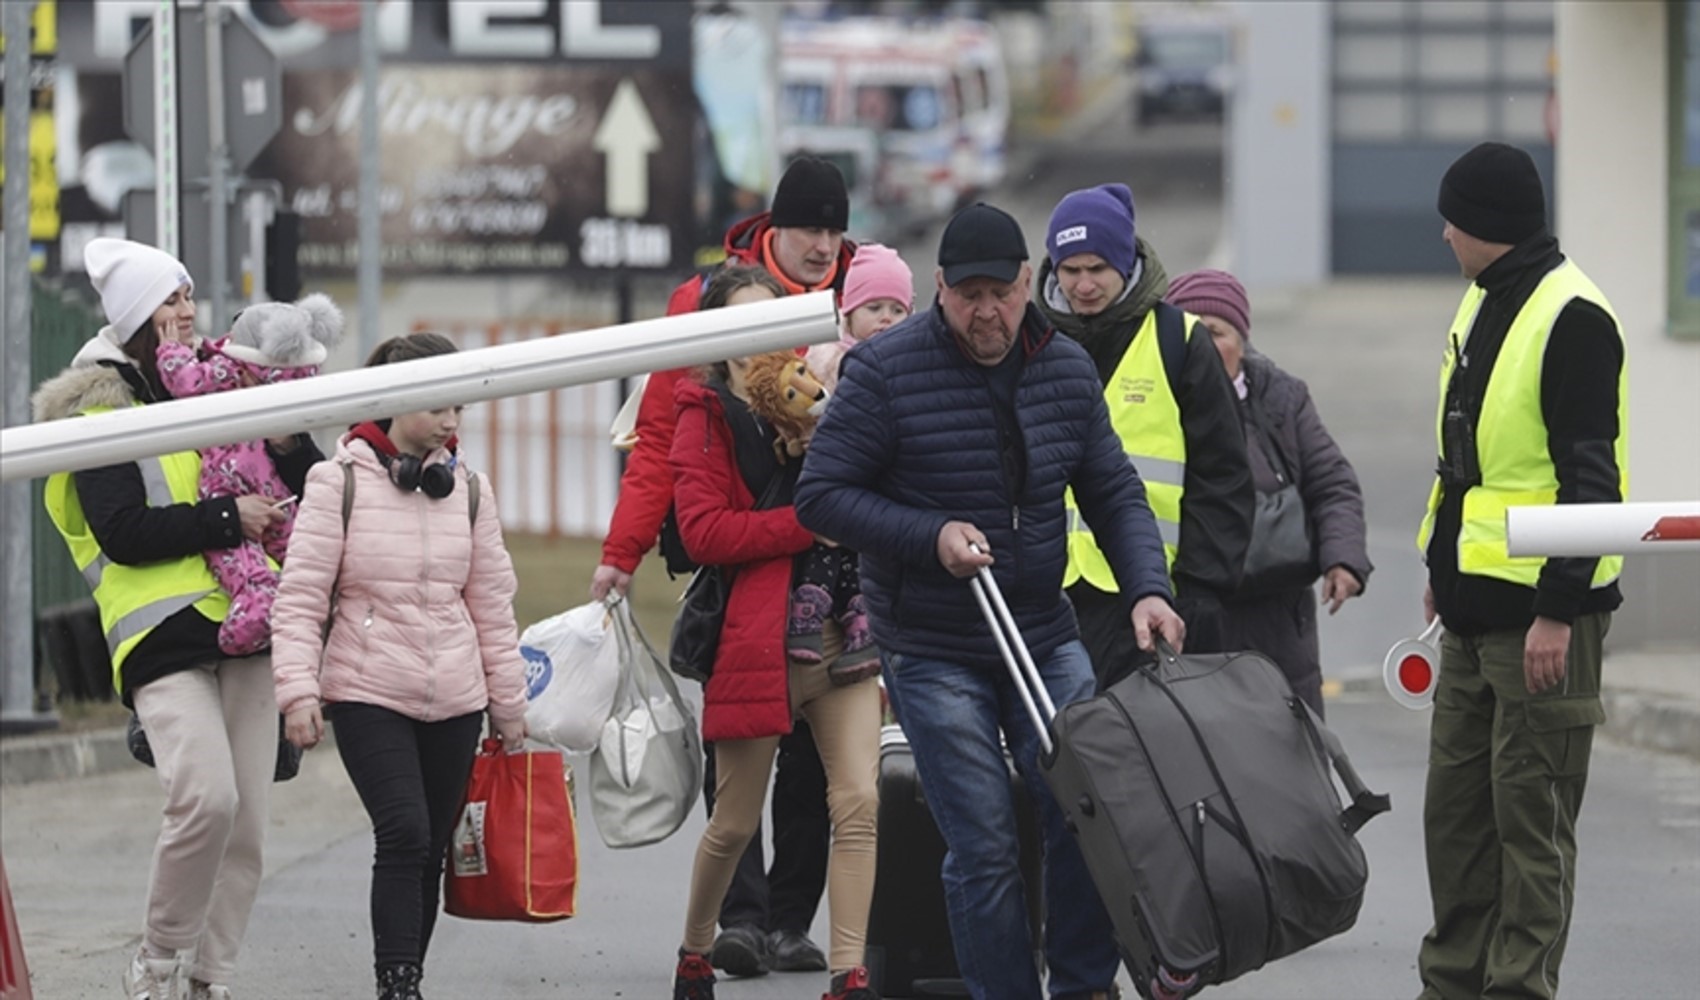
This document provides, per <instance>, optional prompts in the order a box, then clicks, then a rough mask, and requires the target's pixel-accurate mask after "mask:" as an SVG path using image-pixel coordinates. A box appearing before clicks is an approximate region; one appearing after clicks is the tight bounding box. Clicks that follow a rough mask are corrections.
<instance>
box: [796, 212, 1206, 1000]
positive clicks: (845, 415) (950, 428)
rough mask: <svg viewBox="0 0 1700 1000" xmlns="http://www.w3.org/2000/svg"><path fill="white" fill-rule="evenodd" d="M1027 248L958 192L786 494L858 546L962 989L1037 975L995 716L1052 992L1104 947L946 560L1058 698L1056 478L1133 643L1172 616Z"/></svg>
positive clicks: (1100, 979)
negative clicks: (1021, 788) (903, 317)
mask: <svg viewBox="0 0 1700 1000" xmlns="http://www.w3.org/2000/svg"><path fill="white" fill-rule="evenodd" d="M1027 256H1028V255H1027V244H1026V240H1025V239H1024V238H1023V237H1022V234H1021V228H1020V226H1019V225H1018V224H1017V223H1016V221H1015V220H1014V219H1012V218H1010V217H1009V216H1008V215H1007V214H1005V213H1004V212H1002V211H1000V210H998V209H996V208H993V207H991V206H989V205H984V204H977V205H973V206H970V207H968V208H965V209H963V210H962V211H961V212H959V213H957V215H956V216H955V217H954V218H953V219H952V220H951V222H950V224H949V225H948V226H947V227H946V228H945V232H944V237H943V238H942V240H941V241H940V244H939V270H938V274H937V283H938V289H939V292H938V299H937V301H936V302H935V304H934V306H933V308H932V309H931V310H929V311H927V312H925V313H922V314H919V315H916V316H914V317H911V318H910V319H909V320H907V321H905V322H904V323H902V324H899V325H898V326H895V327H893V328H891V329H890V330H887V331H886V332H884V333H882V334H880V335H879V336H877V337H874V338H872V339H870V340H867V341H865V342H863V343H861V344H858V345H857V346H856V347H855V348H853V349H852V350H851V351H850V353H849V354H847V355H846V356H845V360H844V364H843V368H842V369H841V374H840V377H839V385H838V394H837V395H836V396H835V397H834V399H833V401H832V403H831V405H830V406H828V407H827V411H826V415H825V416H824V417H823V418H822V421H821V424H820V427H819V428H818V429H817V430H816V432H815V436H814V439H813V441H812V443H811V444H810V447H809V452H808V457H807V459H806V460H805V462H804V465H803V472H802V477H801V479H800V480H799V482H798V484H797V492H796V507H797V516H798V518H799V520H801V521H802V523H803V525H804V526H805V527H807V528H809V529H810V530H811V531H814V532H816V533H817V534H818V535H820V536H822V537H824V538H830V539H832V540H834V541H836V542H839V543H842V544H844V545H847V546H849V547H850V548H853V549H855V550H856V551H858V552H859V553H861V558H862V589H863V594H864V596H865V597H866V599H867V602H868V612H869V618H870V619H871V622H872V625H873V632H874V638H875V639H876V640H877V641H878V643H879V645H880V648H881V651H882V653H883V654H884V658H885V682H886V688H887V690H888V692H889V694H890V696H891V702H892V706H893V708H894V709H895V710H896V712H897V717H898V721H899V722H900V723H902V725H903V728H904V732H905V734H906V735H907V736H908V737H909V742H910V744H911V747H912V748H913V750H914V755H915V765H916V768H917V770H918V771H919V773H920V778H921V783H922V785H923V786H924V787H925V788H926V790H927V800H928V804H929V805H930V806H931V808H932V812H933V816H934V818H935V819H936V820H937V822H938V826H939V829H940V832H941V833H942V834H943V836H944V839H945V844H946V847H947V848H948V853H947V855H946V858H945V862H944V870H943V872H942V877H943V879H944V882H945V886H946V889H947V892H946V899H947V900H948V901H949V909H950V924H951V931H952V936H953V938H954V941H955V946H956V952H957V960H958V964H959V965H960V966H961V969H962V974H963V978H964V980H965V981H966V982H967V984H968V987H969V990H970V992H971V994H972V995H973V996H975V997H980V998H993V997H998V998H1002V997H1009V998H1023V1000H1026V998H1031V997H1034V996H1038V995H1040V988H1039V976H1038V971H1037V968H1036V967H1035V964H1034V962H1033V948H1032V942H1031V939H1030V936H1029V931H1028V927H1027V920H1026V916H1025V914H1026V912H1027V910H1026V905H1025V903H1024V902H1023V887H1022V884H1021V878H1020V872H1019V870H1018V867H1017V863H1018V857H1019V851H1018V848H1017V844H1016V833H1015V829H1016V827H1015V822H1014V809H1015V805H1014V802H1013V801H1012V799H1011V797H1010V789H1009V778H1008V773H1007V772H1006V771H1005V766H1004V762H1003V752H1002V749H1001V748H1000V747H999V742H998V736H999V730H1000V729H1001V730H1002V733H1003V737H1004V741H1005V742H1006V743H1007V744H1008V747H1009V750H1010V752H1011V754H1012V755H1013V756H1014V758H1015V762H1016V766H1017V768H1018V769H1019V770H1020V771H1021V772H1022V774H1023V775H1024V776H1025V777H1026V779H1027V787H1028V788H1029V789H1032V790H1033V791H1034V799H1035V800H1036V802H1037V804H1038V807H1039V814H1040V820H1041V826H1042V829H1043V839H1044V850H1045V899H1046V909H1047V918H1046V927H1047V933H1046V940H1045V950H1046V964H1047V967H1048V968H1049V970H1050V982H1049V987H1050V994H1051V996H1052V997H1055V998H1065V997H1067V998H1074V997H1080V998H1085V997H1094V996H1107V995H1108V994H1109V991H1110V990H1111V988H1112V983H1113V981H1114V979H1115V973H1116V966H1117V956H1116V948H1115V943H1114V939H1113V937H1112V934H1111V929H1110V923H1109V919H1108V917H1107V915H1106V914H1105V912H1104V910H1103V907H1102V906H1101V905H1100V903H1099V900H1098V894H1097V891H1096V890H1095V889H1094V888H1093V886H1092V883H1091V880H1090V878H1089V876H1088V875H1087V872H1086V867H1085V863H1084V862H1083V860H1082V859H1081V856H1080V852H1079V849H1078V847H1077V846H1076V844H1075V842H1074V839H1073V837H1072V836H1070V835H1069V833H1068V832H1067V830H1066V829H1065V828H1064V827H1063V820H1062V814H1061V812H1060V811H1059V810H1058V809H1057V806H1056V803H1055V802H1054V801H1053V800H1052V799H1051V797H1050V795H1049V793H1048V792H1047V791H1046V789H1045V784H1044V782H1043V781H1042V780H1041V779H1040V776H1039V774H1038V771H1037V762H1036V758H1037V754H1038V734H1037V733H1036V732H1035V730H1034V728H1033V724H1032V722H1031V720H1030V719H1029V718H1028V716H1027V714H1026V710H1025V708H1024V706H1023V704H1022V702H1021V700H1020V698H1019V695H1018V694H1017V693H1016V688H1015V686H1014V682H1013V681H1012V680H1011V678H1010V677H1009V675H1008V673H1007V671H1006V670H1005V669H1004V666H1003V664H1002V661H1001V657H1000V656H999V654H998V651H997V646H996V645H995V642H994V640H993V638H992V635H991V631H990V629H989V628H988V626H987V625H986V624H985V622H984V620H983V619H982V617H981V615H980V612H979V607H978V605H977V604H976V603H975V601H974V598H973V595H972V593H971V591H970V588H969V586H968V583H967V581H966V580H965V579H964V578H965V577H969V576H972V575H973V574H974V573H975V572H976V571H977V570H978V569H979V568H980V567H981V566H986V565H990V566H992V568H993V569H992V571H993V573H994V574H995V575H996V577H997V580H998V585H999V587H1000V588H1001V589H1002V590H1003V593H1004V596H1005V597H1006V599H1007V600H1008V602H1009V605H1010V609H1011V611H1012V612H1013V614H1014V616H1015V619H1016V621H1017V623H1018V625H1019V626H1020V628H1021V632H1022V635H1023V636H1024V637H1025V639H1026V640H1027V643H1028V646H1029V648H1030V649H1031V651H1032V653H1033V658H1034V660H1035V662H1036V663H1037V664H1038V665H1039V670H1040V674H1041V675H1042V677H1043V678H1044V681H1045V685H1046V687H1047V689H1048V690H1049V691H1050V694H1051V697H1052V699H1053V700H1054V701H1055V702H1056V704H1057V705H1059V706H1061V705H1064V704H1067V703H1069V702H1072V701H1077V700H1079V699H1081V698H1084V697H1088V696H1090V695H1091V693H1092V688H1093V675H1092V667H1091V664H1090V662H1089V661H1088V659H1087V655H1086V651H1085V648H1084V647H1083V646H1081V644H1080V641H1079V636H1078V630H1077V628H1076V625H1075V620H1074V614H1073V612H1072V610H1071V609H1070V607H1069V603H1068V600H1067V598H1066V597H1064V595H1063V592H1062V576H1063V568H1064V565H1065V562H1066V550H1065V529H1066V513H1065V510H1064V507H1063V491H1064V489H1065V488H1066V487H1069V486H1072V487H1073V488H1074V492H1075V496H1076V497H1077V499H1078V502H1079V505H1080V509H1081V511H1082V512H1083V514H1084V515H1085V517H1086V520H1087V523H1088V524H1089V525H1091V527H1092V529H1093V531H1094V533H1095V534H1096V536H1097V538H1098V540H1099V544H1100V545H1101V546H1102V548H1103V551H1104V552H1105V554H1106V555H1107V556H1108V558H1109V561H1110V564H1111V566H1112V567H1113V569H1114V571H1115V574H1116V580H1117V583H1118V584H1119V585H1120V588H1121V590H1120V593H1121V595H1122V597H1123V598H1124V599H1125V600H1126V601H1127V605H1128V607H1129V614H1130V622H1129V628H1131V629H1133V630H1134V632H1135V634H1136V636H1137V638H1138V641H1139V644H1140V645H1141V646H1142V647H1146V648H1149V647H1150V646H1151V645H1152V634H1153V633H1154V632H1156V633H1161V634H1162V635H1164V636H1165V637H1167V638H1168V640H1169V641H1170V642H1171V643H1172V644H1174V645H1176V646H1177V648H1178V647H1179V645H1180V641H1181V639H1182V637H1183V631H1184V627H1183V626H1182V624H1181V620H1180V618H1179V616H1177V615H1176V614H1175V613H1174V611H1173V609H1172V608H1171V607H1170V598H1171V594H1170V589H1169V580H1168V573H1167V571H1166V569H1165V567H1164V559H1163V545H1162V540H1161V539H1160V537H1159V536H1158V533H1157V525H1156V521H1155V520H1154V519H1153V517H1152V515H1151V509H1150V507H1149V506H1148V505H1147V503H1146V501H1145V489H1144V486H1143V485H1141V483H1140V481H1139V477H1138V475H1137V474H1136V473H1135V472H1134V470H1133V467H1132V466H1131V465H1129V463H1128V461H1127V459H1126V457H1125V455H1124V454H1123V449H1122V446H1121V443H1120V442H1119V441H1118V440H1117V438H1116V436H1115V433H1114V431H1113V430H1112V429H1111V427H1110V420H1109V413H1108V410H1107V409H1106V407H1105V404H1104V397H1103V388H1102V384H1101V383H1100V382H1099V380H1098V375H1097V370H1096V369H1095V368H1094V367H1093V364H1092V361H1091V359H1090V358H1088V357H1087V355H1086V352H1085V351H1084V350H1082V349H1081V348H1080V346H1079V345H1077V344H1075V343H1073V342H1072V341H1070V340H1068V339H1067V338H1066V337H1058V336H1055V335H1054V331H1052V330H1051V328H1050V327H1049V325H1048V324H1047V323H1046V322H1045V321H1044V318H1043V316H1042V315H1041V313H1040V312H1039V311H1038V309H1036V308H1035V307H1033V306H1032V305H1031V304H1030V303H1029V301H1028V289H1029V288H1030V287H1031V284H1032V282H1031V280H1030V279H1031V269H1030V268H1029V266H1028V264H1027V263H1026V262H1027ZM994 559H995V562H994Z"/></svg>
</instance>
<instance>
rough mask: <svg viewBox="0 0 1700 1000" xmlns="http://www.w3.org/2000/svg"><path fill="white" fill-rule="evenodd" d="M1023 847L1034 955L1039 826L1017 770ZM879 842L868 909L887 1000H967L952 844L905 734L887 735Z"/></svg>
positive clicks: (1040, 900) (883, 734) (890, 729)
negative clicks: (947, 894) (953, 929)
mask: <svg viewBox="0 0 1700 1000" xmlns="http://www.w3.org/2000/svg"><path fill="white" fill-rule="evenodd" d="M1010 780H1011V781H1012V782H1013V785H1012V791H1013V792H1014V794H1015V801H1016V804H1017V812H1016V831H1017V836H1018V837H1019V838H1020V840H1021V862H1020V864H1021V879H1022V882H1023V883H1024V884H1025V886H1026V891H1027V911H1028V919H1029V920H1030V922H1031V926H1032V928H1033V942H1034V947H1035V948H1038V947H1039V942H1040V941H1041V938H1040V927H1041V923H1042V921H1043V919H1044V895H1043V885H1042V883H1041V881H1040V860H1041V857H1042V855H1041V852H1040V849H1039V826H1038V819H1037V817H1036V816H1035V815H1034V811H1033V807H1032V803H1031V801H1030V800H1029V799H1028V798H1027V790H1026V786H1025V784H1024V783H1023V782H1022V780H1021V776H1020V775H1018V774H1016V772H1015V768H1014V766H1013V765H1012V766H1011V768H1010ZM879 785H880V806H879V837H880V844H881V845H882V849H881V850H880V852H879V860H878V862H877V863H876V867H875V873H874V899H873V905H872V906H870V907H869V909H868V939H867V965H868V969H869V971H870V973H871V974H872V976H873V979H874V986H875V988H877V989H878V990H879V991H880V996H882V997H890V998H896V997H940V996H967V995H968V990H967V988H966V987H965V986H964V985H963V983H962V980H961V978H960V977H959V970H958V968H957V965H956V952H955V950H954V949H953V948H952V946H951V937H950V919H949V916H948V915H947V913H946V911H945V902H944V883H943V880H942V878H941V876H940V873H939V868H940V866H941V865H942V864H943V863H944V838H943V837H941V836H939V831H938V827H937V826H936V825H934V823H933V815H932V813H931V812H930V811H929V810H928V808H927V801H926V799H925V798H924V797H923V796H922V793H921V782H920V780H919V778H918V777H917V775H916V773H915V756H914V754H913V753H912V752H911V751H910V749H909V741H908V740H906V739H904V736H903V730H901V729H899V728H898V727H897V726H886V727H885V728H884V729H882V730H881V731H880V773H879Z"/></svg>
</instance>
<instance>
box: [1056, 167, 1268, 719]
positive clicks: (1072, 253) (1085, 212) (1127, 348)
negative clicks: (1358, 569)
mask: <svg viewBox="0 0 1700 1000" xmlns="http://www.w3.org/2000/svg"><path fill="white" fill-rule="evenodd" d="M1045 250H1046V251H1047V253H1048V256H1047V258H1046V260H1045V262H1044V264H1043V265H1042V266H1041V268H1040V270H1039V288H1038V294H1036V295H1035V296H1034V298H1035V299H1036V300H1037V302H1038V305H1039V308H1040V309H1042V310H1043V311H1044V313H1045V318H1046V319H1048V320H1050V321H1051V323H1052V325H1054V326H1055V327H1056V328H1057V330H1058V331H1059V332H1061V333H1063V334H1066V335H1067V336H1069V337H1070V338H1072V339H1073V340H1075V341H1078V342H1079V343H1080V345H1081V346H1082V347H1084V348H1086V352H1087V353H1088V354H1090V355H1091V356H1092V361H1093V363H1094V364H1096V365H1097V368H1098V377H1099V379H1100V380H1101V381H1102V382H1103V383H1104V401H1105V402H1106V403H1108V404H1109V408H1110V422H1111V423H1112V424H1113V425H1114V426H1115V430H1116V436H1117V437H1119V438H1120V439H1121V442H1122V449H1123V451H1124V452H1125V453H1126V454H1127V457H1128V460H1129V461H1131V462H1132V463H1133V466H1134V468H1135V469H1137V470H1138V472H1139V478H1140V479H1141V480H1143V481H1144V483H1145V491H1146V496H1147V499H1148V500H1149V501H1150V503H1151V512H1152V513H1153V514H1155V515H1156V516H1157V528H1158V531H1159V532H1160V533H1161V534H1162V536H1163V553H1164V555H1165V556H1166V557H1167V558H1168V562H1169V575H1170V577H1171V579H1172V580H1173V582H1174V588H1175V610H1176V611H1178V612H1179V613H1180V615H1181V618H1182V620H1184V621H1185V622H1186V645H1187V650H1188V651H1189V652H1197V653H1210V652H1217V651H1220V650H1221V649H1222V648H1223V647H1222V640H1223V636H1222V628H1221V615H1222V601H1223V600H1224V599H1226V598H1227V597H1228V596H1229V595H1230V594H1232V593H1233V592H1234V590H1235V589H1236V588H1237V587H1238V586H1239V582H1240V573H1241V571H1242V569H1243V568H1244V565H1245V554H1246V548H1247V546H1248V545H1250V543H1251V522H1252V512H1253V505H1254V503H1255V494H1254V493H1253V487H1252V480H1251V465H1250V463H1249V461H1248V460H1247V458H1246V447H1245V431H1244V430H1243V429H1242V427H1241V423H1240V415H1239V402H1238V400H1237V399H1236V398H1235V396H1234V388H1233V385H1232V383H1230V382H1229V381H1228V376H1227V372H1226V370H1225V369H1224V368H1223V366H1222V358H1221V355H1219V354H1218V353H1217V352H1216V345H1215V342H1214V341H1213V340H1212V339H1211V337H1210V332H1209V331H1208V330H1204V329H1203V327H1202V326H1200V325H1199V324H1198V322H1197V317H1194V316H1188V315H1185V314H1183V313H1182V312H1181V311H1180V310H1179V309H1176V308H1175V307H1174V306H1171V305H1169V304H1167V303H1165V302H1163V301H1161V300H1162V298H1163V296H1164V294H1165V293H1167V291H1168V288H1169V276H1168V274H1167V273H1165V272H1164V270H1163V264H1162V262H1161V261H1159V260H1158V259H1157V253H1156V251H1155V250H1153V249H1152V248H1151V245H1150V244H1148V243H1147V242H1145V240H1143V239H1140V238H1139V237H1138V236H1137V234H1136V233H1135V231H1134V225H1133V194H1132V192H1130V191H1129V190H1128V188H1127V185H1125V184H1101V185H1099V186H1097V187H1093V188H1086V189H1084V190H1080V191H1073V192H1070V193H1069V194H1068V195H1066V196H1064V197H1063V199H1062V200H1061V201H1060V202H1058V203H1057V207H1056V208H1055V209H1054V210H1053V211H1052V213H1051V221H1050V225H1049V227H1047V229H1046V235H1045ZM1199 331H1202V332H1199ZM1068 512H1069V536H1068V570H1067V572H1066V573H1065V574H1064V576H1063V586H1064V587H1065V588H1067V590H1068V596H1069V599H1070V600H1071V601H1073V602H1074V611H1075V615H1076V617H1077V618H1078V619H1079V621H1080V638H1081V641H1082V642H1083V643H1085V645H1086V649H1087V651H1088V653H1090V654H1091V657H1092V667H1093V670H1094V672H1095V673H1097V675H1098V681H1099V685H1100V686H1104V685H1107V684H1110V683H1113V682H1114V681H1115V680H1116V679H1118V678H1119V677H1121V676H1123V675H1125V674H1126V673H1128V672H1130V671H1131V670H1132V669H1133V668H1134V666H1135V665H1136V664H1137V663H1138V662H1139V659H1140V657H1141V656H1142V654H1141V653H1140V652H1139V649H1138V647H1137V645H1136V644H1135V643H1134V641H1133V636H1132V632H1131V630H1130V629H1129V628H1128V627H1127V621H1128V618H1127V616H1128V609H1127V607H1125V606H1124V605H1125V604H1126V603H1127V602H1126V599H1125V597H1124V595H1122V594H1120V593H1118V592H1117V588H1116V580H1115V577H1114V576H1113V575H1112V574H1111V572H1110V564H1109V562H1108V561H1107V560H1105V558H1104V554H1103V552H1101V551H1100V550H1099V548H1098V544H1097V541H1096V540H1095V539H1094V538H1093V536H1092V531H1091V529H1090V528H1089V527H1087V525H1086V524H1085V522H1084V521H1083V520H1081V518H1080V512H1079V510H1078V508H1076V507H1075V506H1074V500H1073V496H1072V495H1071V496H1070V497H1069V501H1068Z"/></svg>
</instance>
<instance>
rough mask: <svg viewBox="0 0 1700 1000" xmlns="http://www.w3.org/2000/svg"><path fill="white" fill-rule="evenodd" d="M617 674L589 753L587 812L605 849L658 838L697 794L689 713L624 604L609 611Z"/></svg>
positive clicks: (698, 771) (698, 757)
mask: <svg viewBox="0 0 1700 1000" xmlns="http://www.w3.org/2000/svg"><path fill="white" fill-rule="evenodd" d="M613 628H614V631H615V632H617V633H618V634H619V636H620V641H621V645H622V647H623V648H622V650H621V655H622V657H623V658H624V660H625V669H624V671H623V673H622V677H621V681H620V691H619V693H618V695H617V697H616V699H615V707H614V712H613V715H612V716H611V717H610V718H609V719H608V721H607V722H606V723H605V724H604V725H603V728H602V734H601V735H602V738H601V741H600V742H599V744H598V746H597V748H596V752H595V753H593V754H591V755H590V812H591V815H592V816H594V817H595V818H596V829H597V831H598V832H599V833H601V834H602V842H603V843H604V844H607V845H608V846H609V847H642V846H644V845H645V844H653V843H656V842H657V841H661V840H665V839H667V838H668V837H669V836H671V835H672V834H673V832H674V831H675V830H677V829H679V827H680V825H681V824H683V823H684V822H685V818H686V817H687V816H689V815H690V812H691V807H692V806H693V805H694V804H695V803H696V800H697V795H698V793H699V792H700V790H701V789H702V767H703V761H702V743H701V741H700V738H699V737H698V735H697V720H696V714H695V713H694V712H692V711H691V706H690V705H689V704H688V703H687V702H686V701H685V700H684V698H683V697H681V696H680V694H679V686H678V685H677V684H675V683H674V682H673V675H672V673H671V672H669V671H668V669H667V668H666V667H664V666H662V664H661V659H660V657H658V656H656V655H655V650H654V648H653V647H651V646H650V644H649V640H648V639H647V638H646V637H645V636H644V634H643V632H642V631H641V630H640V629H639V628H638V626H637V622H636V621H635V620H633V618H632V617H631V613H630V611H629V610H628V609H627V608H626V607H625V606H624V605H621V606H620V607H618V608H616V609H615V611H614V626H613Z"/></svg>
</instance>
